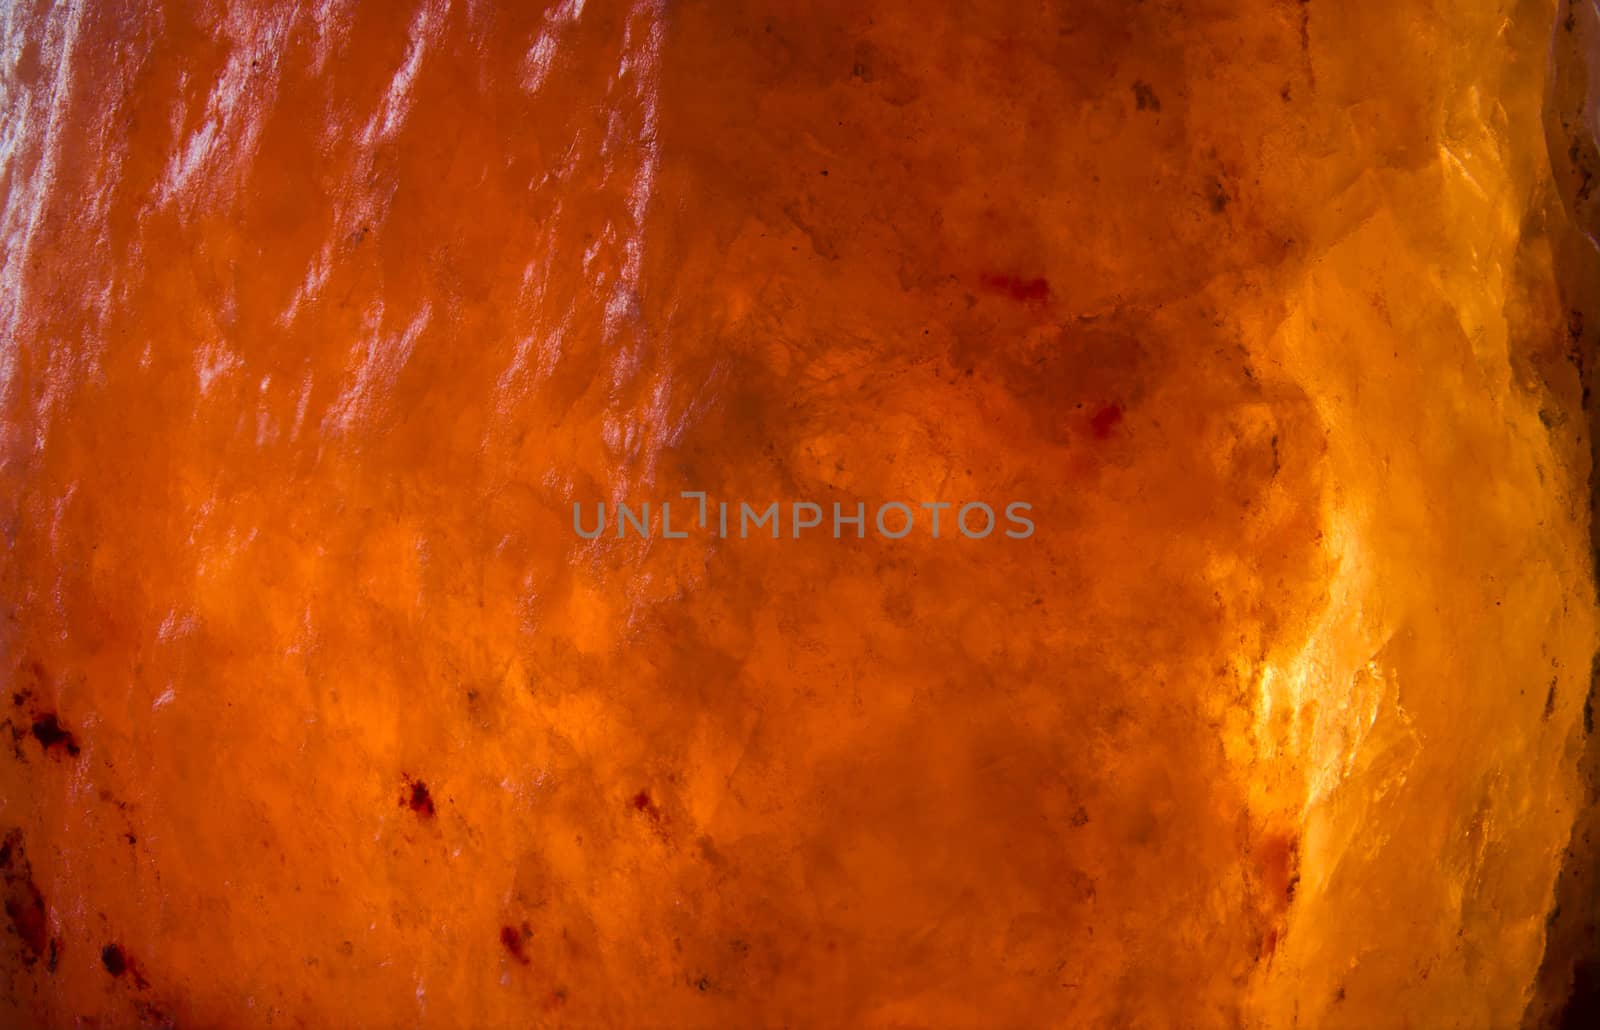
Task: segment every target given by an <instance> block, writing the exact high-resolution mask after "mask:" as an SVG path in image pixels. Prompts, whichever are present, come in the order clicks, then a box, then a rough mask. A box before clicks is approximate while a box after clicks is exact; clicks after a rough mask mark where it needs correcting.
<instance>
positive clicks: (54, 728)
mask: <svg viewBox="0 0 1600 1030" xmlns="http://www.w3.org/2000/svg"><path fill="white" fill-rule="evenodd" d="M33 738H34V739H35V740H37V741H38V742H39V746H40V747H42V748H44V749H45V750H46V751H49V750H50V749H51V748H53V747H59V748H61V749H62V750H63V751H65V752H66V753H67V754H69V755H72V756H73V757H77V754H78V742H77V740H76V739H74V738H73V736H72V734H71V733H69V732H67V731H66V730H64V729H62V728H61V723H60V722H59V721H57V719H56V715H55V713H54V712H46V713H45V714H44V715H41V716H39V717H38V718H36V719H34V720H33Z"/></svg>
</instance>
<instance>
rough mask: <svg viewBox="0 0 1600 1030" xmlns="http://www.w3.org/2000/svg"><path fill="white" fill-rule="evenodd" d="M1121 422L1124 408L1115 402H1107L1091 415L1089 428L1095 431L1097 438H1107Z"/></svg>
mask: <svg viewBox="0 0 1600 1030" xmlns="http://www.w3.org/2000/svg"><path fill="white" fill-rule="evenodd" d="M1121 422H1122V409H1121V408H1120V407H1118V406H1117V405H1115V404H1107V405H1106V406H1105V407H1103V408H1101V409H1100V410H1099V411H1097V412H1095V413H1094V414H1093V415H1091V416H1090V417H1089V428H1090V429H1092V430H1093V431H1094V435H1095V439H1097V440H1106V439H1109V438H1110V436H1111V431H1112V430H1113V429H1116V428H1117V426H1118V424H1120V423H1121Z"/></svg>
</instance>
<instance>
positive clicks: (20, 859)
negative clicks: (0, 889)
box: [0, 830, 49, 966]
mask: <svg viewBox="0 0 1600 1030" xmlns="http://www.w3.org/2000/svg"><path fill="white" fill-rule="evenodd" d="M0 873H3V874H4V879H5V899H6V900H5V909H6V915H7V916H9V917H10V919H11V929H12V930H13V931H14V932H15V933H16V935H17V936H18V937H19V938H21V940H22V944H23V948H24V949H25V951H26V954H24V956H23V961H24V962H26V963H27V964H28V965H30V966H31V965H33V964H34V963H35V962H37V961H38V960H39V958H40V957H41V956H42V955H43V954H44V951H45V947H46V945H47V944H48V943H49V940H48V937H49V935H48V933H47V930H46V926H47V921H46V918H45V906H44V897H43V896H42V895H41V894H40V893H39V888H38V887H36V886H34V883H33V866H32V865H31V864H30V863H29V862H28V855H27V851H26V849H25V848H24V847H23V845H22V833H21V832H20V831H18V830H12V831H11V832H10V833H9V834H7V835H6V839H5V843H4V844H3V845H0Z"/></svg>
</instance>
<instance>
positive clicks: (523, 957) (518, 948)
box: [500, 926, 528, 965]
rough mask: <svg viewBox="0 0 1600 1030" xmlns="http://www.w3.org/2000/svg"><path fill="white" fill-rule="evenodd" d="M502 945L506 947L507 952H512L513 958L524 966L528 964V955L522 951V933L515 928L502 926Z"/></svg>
mask: <svg viewBox="0 0 1600 1030" xmlns="http://www.w3.org/2000/svg"><path fill="white" fill-rule="evenodd" d="M500 943H501V944H503V945H505V949H506V950H507V951H509V952H511V957H512V958H514V959H516V960H517V961H518V962H521V963H522V964H523V965H527V964H528V954H527V952H525V951H524V950H523V949H522V931H520V930H518V929H517V928H516V927H514V926H502V927H501V928H500Z"/></svg>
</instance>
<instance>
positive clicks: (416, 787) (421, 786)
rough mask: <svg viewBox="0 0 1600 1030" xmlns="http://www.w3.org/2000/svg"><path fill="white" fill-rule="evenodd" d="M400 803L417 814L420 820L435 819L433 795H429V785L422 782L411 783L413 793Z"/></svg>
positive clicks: (414, 781)
mask: <svg viewBox="0 0 1600 1030" xmlns="http://www.w3.org/2000/svg"><path fill="white" fill-rule="evenodd" d="M400 803H401V804H403V805H405V806H406V807H407V808H409V809H411V811H413V812H415V813H416V814H417V818H419V819H432V818H433V795H432V794H429V793H428V785H427V784H426V783H423V782H422V781H421V780H413V781H411V792H410V794H409V795H408V796H406V797H404V798H402V799H401V802H400Z"/></svg>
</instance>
